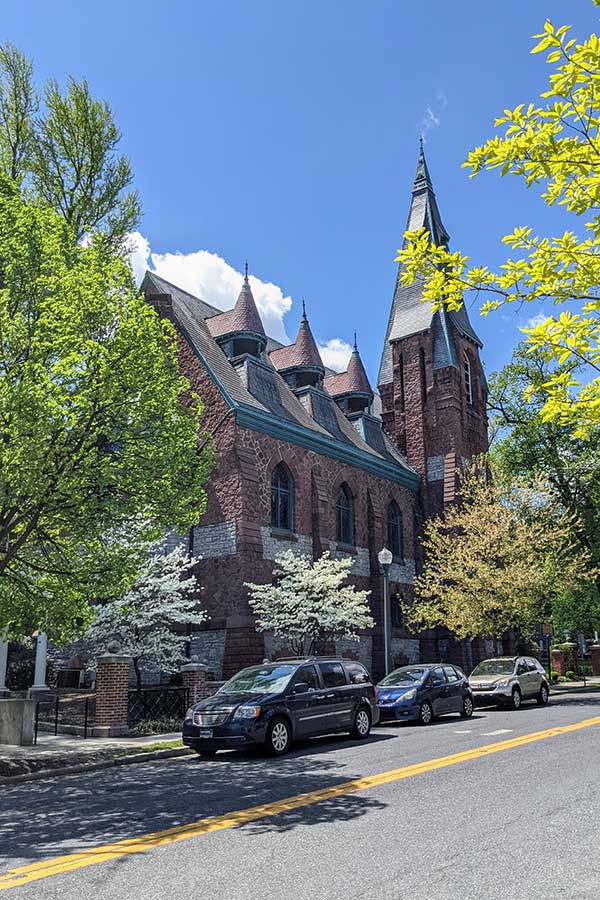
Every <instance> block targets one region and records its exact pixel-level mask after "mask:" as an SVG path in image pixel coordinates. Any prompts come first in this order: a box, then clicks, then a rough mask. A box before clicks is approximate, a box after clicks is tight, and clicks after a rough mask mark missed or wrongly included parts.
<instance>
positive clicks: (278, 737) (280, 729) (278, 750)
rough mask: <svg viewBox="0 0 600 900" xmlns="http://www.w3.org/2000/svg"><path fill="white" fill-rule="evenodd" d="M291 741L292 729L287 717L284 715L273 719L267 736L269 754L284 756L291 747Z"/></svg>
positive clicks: (266, 746) (266, 747)
mask: <svg viewBox="0 0 600 900" xmlns="http://www.w3.org/2000/svg"><path fill="white" fill-rule="evenodd" d="M291 743H292V729H291V728H290V723H289V722H288V721H287V719H284V718H283V717H282V716H276V717H275V718H274V719H271V721H270V722H269V725H268V727H267V736H266V738H265V750H266V751H267V753H268V754H269V756H283V754H284V753H287V751H288V750H289V749H290V744H291Z"/></svg>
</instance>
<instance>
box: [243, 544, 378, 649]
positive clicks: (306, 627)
mask: <svg viewBox="0 0 600 900" xmlns="http://www.w3.org/2000/svg"><path fill="white" fill-rule="evenodd" d="M351 567H352V560H351V559H348V558H345V559H331V557H330V555H329V553H328V552H325V553H324V554H323V555H322V556H321V557H320V558H319V559H317V560H316V562H313V561H312V560H311V559H309V558H308V557H307V556H303V555H300V554H298V553H294V551H293V550H287V551H286V552H285V553H283V554H282V555H281V556H279V557H278V558H277V559H276V560H275V569H274V576H275V583H274V584H252V583H247V584H246V585H245V586H246V587H247V588H248V591H249V593H250V606H251V607H252V609H253V611H254V613H255V615H256V624H257V628H258V630H259V631H270V632H272V633H273V634H274V635H275V636H276V637H281V638H284V639H285V640H286V641H288V643H289V645H290V647H291V648H292V649H293V651H294V652H295V653H298V655H300V656H304V655H308V654H310V653H312V652H314V650H315V649H316V647H317V645H318V644H319V643H321V642H323V641H332V640H336V639H341V638H350V639H352V640H358V634H357V632H358V631H360V630H361V629H363V628H372V627H373V625H374V624H375V623H374V622H373V619H372V618H371V616H370V615H369V607H368V604H367V597H368V596H369V591H358V590H356V588H355V587H354V586H353V585H350V584H344V582H345V581H346V579H347V577H348V574H349V570H350V569H351Z"/></svg>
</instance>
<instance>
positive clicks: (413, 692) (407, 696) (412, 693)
mask: <svg viewBox="0 0 600 900" xmlns="http://www.w3.org/2000/svg"><path fill="white" fill-rule="evenodd" d="M416 696H417V689H416V688H411V690H410V691H406V693H405V694H402V696H401V697H400V699H401V700H414V699H415V697H416Z"/></svg>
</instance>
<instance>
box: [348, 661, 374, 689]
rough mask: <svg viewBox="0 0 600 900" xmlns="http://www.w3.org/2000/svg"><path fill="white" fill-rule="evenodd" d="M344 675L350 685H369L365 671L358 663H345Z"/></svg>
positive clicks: (369, 680)
mask: <svg viewBox="0 0 600 900" xmlns="http://www.w3.org/2000/svg"><path fill="white" fill-rule="evenodd" d="M346 673H347V675H348V680H349V682H350V684H370V683H371V679H370V678H369V675H368V672H367V670H366V669H365V668H364V667H363V666H361V665H360V663H346Z"/></svg>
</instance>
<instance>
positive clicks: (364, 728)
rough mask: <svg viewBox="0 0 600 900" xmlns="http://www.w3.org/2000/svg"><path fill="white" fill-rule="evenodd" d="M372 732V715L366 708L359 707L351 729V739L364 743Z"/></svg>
mask: <svg viewBox="0 0 600 900" xmlns="http://www.w3.org/2000/svg"><path fill="white" fill-rule="evenodd" d="M370 732H371V713H370V712H369V710H368V709H367V707H366V706H359V708H358V709H357V710H356V713H355V715H354V722H353V723H352V728H351V729H350V737H352V738H354V739H355V740H357V741H364V740H365V739H366V738H368V737H369V734H370Z"/></svg>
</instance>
